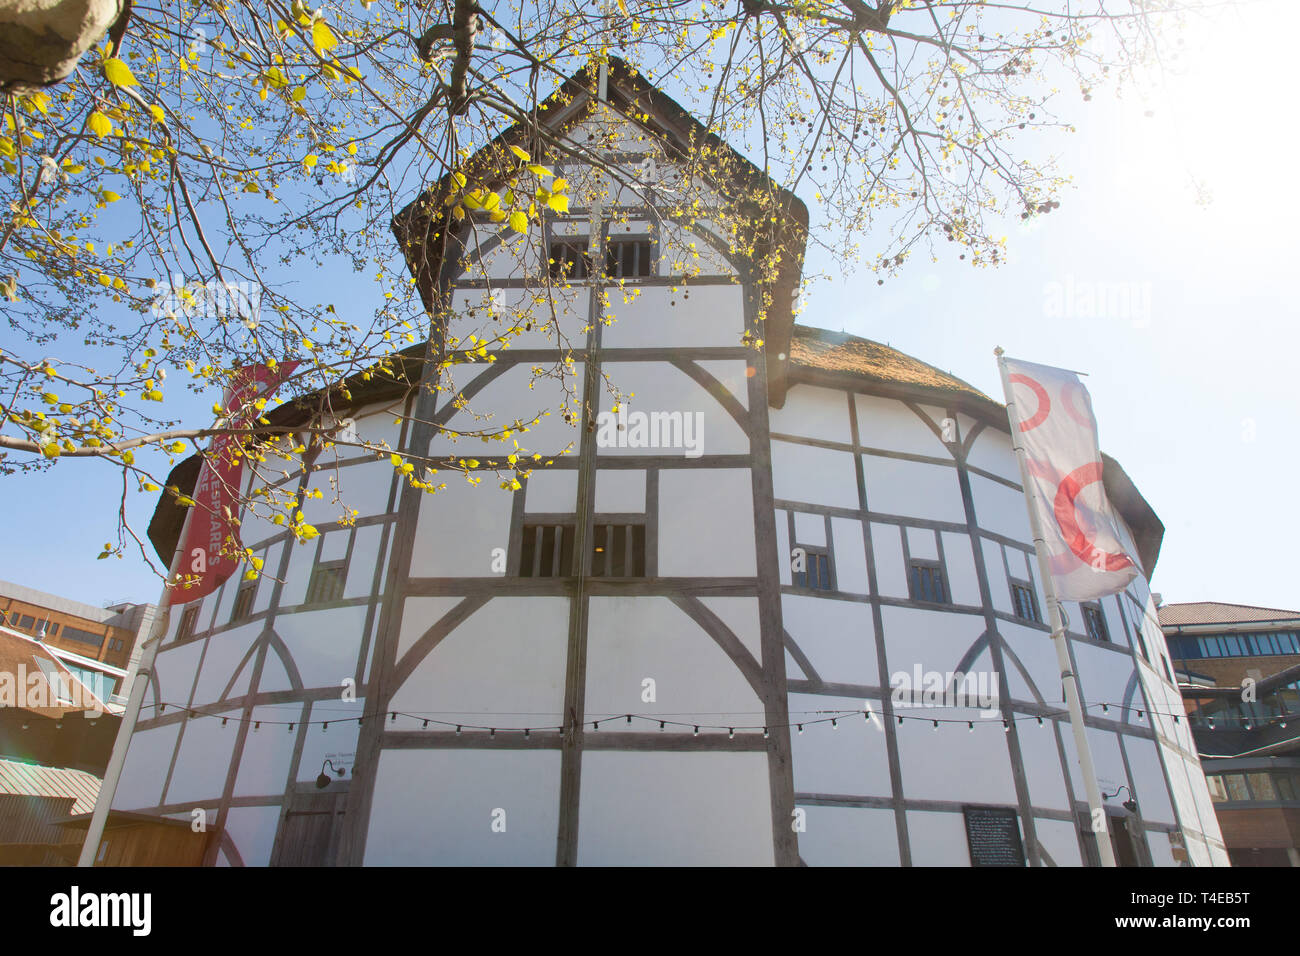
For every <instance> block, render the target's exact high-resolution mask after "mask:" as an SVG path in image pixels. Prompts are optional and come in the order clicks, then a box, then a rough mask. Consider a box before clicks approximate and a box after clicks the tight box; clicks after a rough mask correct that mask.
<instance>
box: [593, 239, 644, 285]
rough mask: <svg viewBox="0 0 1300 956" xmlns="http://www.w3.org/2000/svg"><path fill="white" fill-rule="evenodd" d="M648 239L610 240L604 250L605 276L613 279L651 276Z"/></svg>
mask: <svg viewBox="0 0 1300 956" xmlns="http://www.w3.org/2000/svg"><path fill="white" fill-rule="evenodd" d="M650 254H651V246H650V240H649V239H611V240H610V241H609V247H608V248H607V249H606V250H605V274H606V275H607V276H609V277H610V278H613V279H625V278H626V279H631V278H635V277H644V276H648V275H651V274H652V273H653V272H654V270H653V269H652V268H651V266H652V265H653V263H652V262H651V259H650Z"/></svg>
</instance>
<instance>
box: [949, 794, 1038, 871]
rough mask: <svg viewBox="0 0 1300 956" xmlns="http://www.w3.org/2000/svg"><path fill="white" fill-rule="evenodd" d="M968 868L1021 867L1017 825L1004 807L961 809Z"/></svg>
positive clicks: (1022, 856)
mask: <svg viewBox="0 0 1300 956" xmlns="http://www.w3.org/2000/svg"><path fill="white" fill-rule="evenodd" d="M961 812H962V815H963V816H964V817H965V818H966V843H967V845H968V846H969V847H970V862H971V866H1024V865H1025V846H1024V844H1023V843H1021V842H1020V823H1019V821H1018V820H1017V819H1016V817H1017V814H1016V811H1015V810H1012V809H1010V808H1008V807H962V808H961Z"/></svg>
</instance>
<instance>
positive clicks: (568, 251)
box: [547, 236, 591, 280]
mask: <svg viewBox="0 0 1300 956" xmlns="http://www.w3.org/2000/svg"><path fill="white" fill-rule="evenodd" d="M588 245H589V240H588V239H587V238H586V237H585V236H583V237H579V238H574V239H552V240H551V245H550V250H549V252H548V254H547V269H548V271H549V272H550V274H551V278H552V279H560V280H564V279H587V278H590V276H591V253H590V252H588Z"/></svg>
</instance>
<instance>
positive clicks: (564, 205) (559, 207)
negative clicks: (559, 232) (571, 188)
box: [546, 195, 569, 213]
mask: <svg viewBox="0 0 1300 956" xmlns="http://www.w3.org/2000/svg"><path fill="white" fill-rule="evenodd" d="M546 205H548V206H550V207H551V208H552V209H554V210H555V211H556V212H558V213H567V212H568V211H569V197H568V196H559V195H552V196H551V198H550V199H548V200H546Z"/></svg>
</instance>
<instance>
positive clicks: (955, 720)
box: [150, 701, 1297, 739]
mask: <svg viewBox="0 0 1300 956" xmlns="http://www.w3.org/2000/svg"><path fill="white" fill-rule="evenodd" d="M1058 704H1060V706H1061V707H1062V708H1063V707H1064V702H1057V701H1053V702H1052V704H1051V705H1049V706H1051V707H1057V706H1058ZM150 706H153V707H154V708H155V709H156V711H157V712H158V715H159V716H163V715H165V714H166V711H167V709H168V708H172V709H174V710H176V711H178V712H180V713H182V714H184V715H185V716H187V717H189V718H190V719H198V718H203V717H210V718H213V719H219V720H220V721H221V726H222V727H225V726H227V725H229V724H230V723H234V724H236V725H238V724H241V723H250V724H252V729H253V730H254V731H260V730H261V729H262V725H263V724H265V725H267V726H270V727H287V728H288V731H289V732H290V733H292V732H293V731H294V730H295V729H296V728H299V727H311V726H316V725H320V728H321V732H322V733H326V732H328V731H329V726H330V724H334V725H336V726H337V725H346V724H352V723H355V724H356V726H358V727H362V726H364V725H365V723H366V722H367V721H373V720H385V721H386V725H387V727H388V728H389V729H392V730H405V729H407V726H406V723H405V722H407V721H411V722H414V723H417V724H419V727H418V728H416V729H419V730H429V729H430V727H434V728H449V729H450V728H454V729H455V734H456V736H462V735H464V734H482V733H486V734H487V736H488V737H489V738H490V739H494V738H495V737H496V736H497V734H502V735H511V734H519V735H522V736H523V737H524V738H525V739H530V738H531V737H532V736H533V735H534V734H541V735H545V734H559V735H562V734H564V733H565V732H567V731H570V730H575V729H577V728H582V729H584V730H585V729H587V728H590V729H591V731H592V732H593V733H599V732H600V729H601V727H602V726H603V727H605V728H606V729H607V730H608V729H611V727H616V726H621V727H623V728H626V727H628V726H629V725H635V726H643V725H647V724H649V725H653V726H657V728H658V729H659V730H661V731H666V730H667V729H668V728H669V727H673V728H679V727H680V728H689V729H690V730H691V732H692V735H693V736H695V737H698V736H700V735H701V733H706V734H714V733H722V732H725V733H726V734H727V736H728V738H731V739H734V738H735V736H736V734H737V733H740V734H758V733H761V734H762V736H763V738H764V739H766V738H767V737H769V736H770V734H771V733H772V731H774V730H778V729H782V730H794V731H796V733H797V734H802V733H803V732H804V731H805V729H806V728H809V727H822V726H825V725H829V726H830V729H831V730H837V729H838V728H839V726H840V724H841V723H845V722H847V721H852V720H854V719H856V718H862V719H863V720H865V721H866V723H867V724H869V725H873V726H877V727H882V728H883V724H884V721H885V720H886V719H887V716H886V714H885V713H884V712H883V711H879V710H876V711H873V710H872V709H871V707H870V706H865V707H863V708H861V709H858V710H838V711H835V710H811V711H796V712H795V713H796V714H798V715H799V716H800V717H802V719H796V720H791V721H790V722H788V723H785V724H779V723H778V724H773V723H752V724H751V723H745V724H742V723H734V724H726V723H709V722H707V721H706V720H698V719H697V720H678V719H672V717H681V716H683V715H681V714H675V715H662V716H659V715H652V714H633V713H623V714H612V715H606V716H602V717H594V718H589V719H587V720H584V721H579V722H574V723H569V724H564V723H560V724H547V725H541V726H527V727H502V726H493V725H490V724H475V723H467V722H465V721H464V720H460V721H456V720H447V719H444V718H443V717H439V716H434V715H432V713H431V712H420V713H410V712H407V711H400V710H384V711H372V712H369V713H362V714H359V715H357V716H355V717H350V716H349V717H331V718H328V719H326V718H320V719H316V720H272V719H269V718H259V717H254V716H253V715H231V714H229V713H225V714H223V713H211V712H209V711H206V710H202V709H199V708H194V707H188V706H183V705H178V704H170V703H165V702H164V703H159V704H156V705H150ZM264 706H265V705H264ZM921 706H925V705H921ZM954 707H955V705H954ZM1094 708H1095V709H1098V710H1100V711H1101V713H1103V714H1108V713H1110V711H1111V710H1112V709H1115V710H1118V711H1121V712H1123V713H1126V714H1127V713H1136V715H1137V719H1138V720H1144V719H1147V715H1151V716H1156V717H1167V718H1170V719H1171V720H1172V721H1173V723H1174V724H1178V723H1179V722H1180V721H1181V720H1184V719H1188V722H1189V724H1190V723H1191V720H1190V719H1189V718H1188V715H1187V714H1185V713H1177V714H1175V713H1170V712H1165V711H1158V710H1153V709H1151V708H1149V707H1135V706H1131V705H1126V704H1114V703H1093V704H1088V705H1086V706H1085V707H1084V709H1085V710H1092V709H1094ZM909 709H911V708H909ZM918 709H919V708H918ZM931 709H932V708H931ZM969 709H976V708H969ZM486 716H502V715H486ZM697 716H698V715H697ZM707 716H718V715H707ZM732 716H746V715H744V714H734V715H732ZM1068 716H1069V712H1068V711H1067V710H1065V709H1060V710H1052V711H1049V712H1047V713H1042V714H1013V715H1011V716H1009V717H1008V716H1002V715H998V716H992V717H983V716H973V717H935V716H922V715H919V714H900V713H894V714H893V720H895V721H896V722H897V724H898V725H899V726H902V725H903V723H904V722H905V721H914V722H920V723H929V724H931V725H932V729H933V730H934V731H936V732H937V731H938V730H939V729H940V727H941V725H943V726H946V725H956V726H960V725H962V724H965V725H966V729H967V732H969V733H974V732H975V725H976V724H994V725H996V724H999V723H1000V724H1001V725H1002V729H1003V731H1004V732H1006V733H1010V732H1011V725H1012V724H1013V723H1019V722H1021V721H1034V722H1036V723H1037V724H1038V726H1039V727H1045V726H1046V725H1047V723H1048V722H1049V721H1053V720H1055V719H1057V718H1065V717H1068ZM1295 716H1297V715H1296V714H1292V713H1286V714H1276V715H1272V716H1269V717H1262V718H1261V717H1247V716H1245V715H1224V714H1220V715H1217V716H1215V717H1207V718H1199V719H1201V720H1203V721H1204V722H1205V723H1206V724H1207V726H1208V727H1209V728H1210V729H1213V728H1214V726H1215V724H1216V722H1220V721H1221V722H1223V723H1224V724H1225V725H1229V726H1230V725H1231V724H1232V722H1233V721H1234V720H1239V721H1240V722H1242V726H1241V729H1242V730H1253V729H1260V728H1262V727H1266V726H1271V725H1274V724H1276V725H1277V726H1279V727H1281V728H1285V727H1286V726H1287V721H1288V720H1289V719H1290V718H1292V717H1295ZM398 718H401V719H402V721H403V724H401V725H399V724H398ZM634 722H635V724H634Z"/></svg>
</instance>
